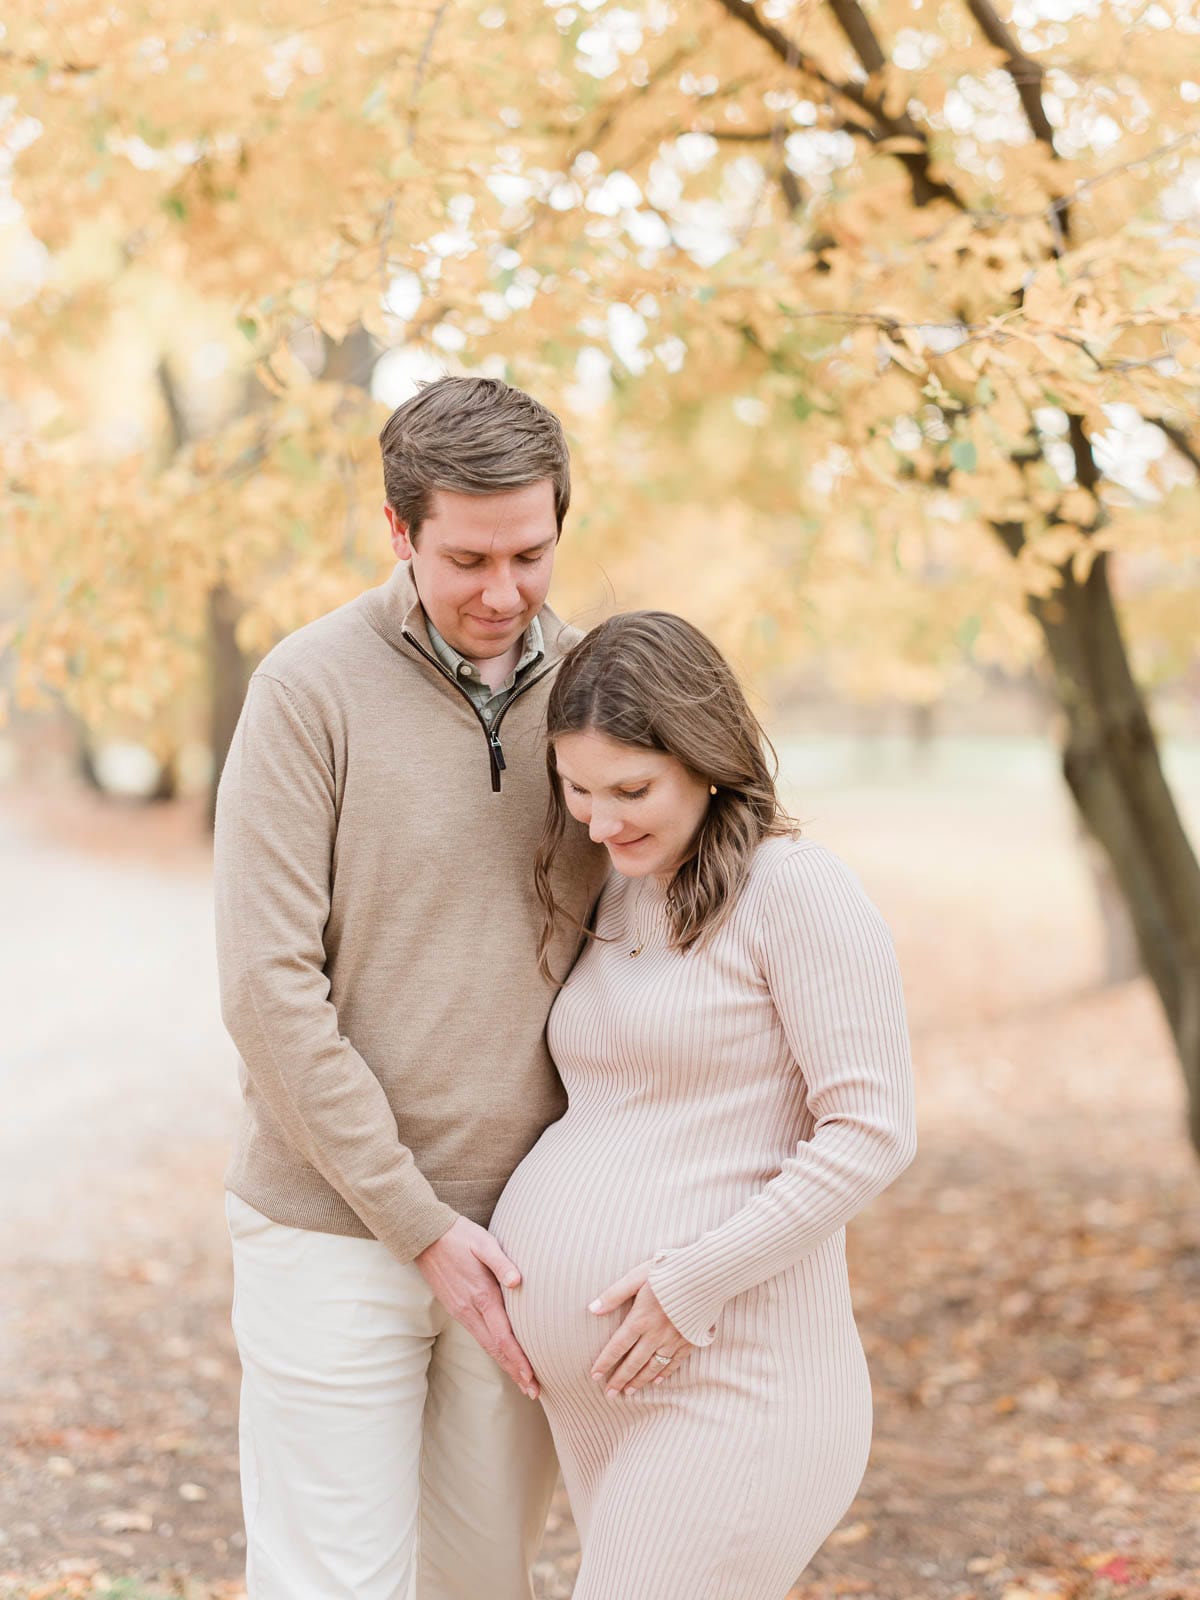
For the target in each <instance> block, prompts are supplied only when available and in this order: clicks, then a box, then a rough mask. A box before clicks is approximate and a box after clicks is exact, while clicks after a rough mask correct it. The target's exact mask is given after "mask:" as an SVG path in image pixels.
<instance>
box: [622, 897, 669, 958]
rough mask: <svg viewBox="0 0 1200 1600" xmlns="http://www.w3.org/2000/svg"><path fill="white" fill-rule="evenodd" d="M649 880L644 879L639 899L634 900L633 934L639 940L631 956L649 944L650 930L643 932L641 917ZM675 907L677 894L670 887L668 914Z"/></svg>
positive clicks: (639, 952) (636, 954)
mask: <svg viewBox="0 0 1200 1600" xmlns="http://www.w3.org/2000/svg"><path fill="white" fill-rule="evenodd" d="M647 881H648V880H647V879H643V880H642V883H641V886H640V887H639V889H638V893H637V899H636V900H635V901H634V906H633V936H634V938H635V939H636V940H637V943H636V944H635V945H634V947H633V949H632V950H631V951H630V952H629V954H630V955H631V956H640V955H641V953H642V951H643V950H644V949H645V948H646V944H647V942H648V940H649V938H650V932H646V933H643V932H642V919H641V910H642V898H643V896H644V895H645V893H646V883H647ZM674 908H675V896H674V895H673V894H672V893H671V891H670V890H669V889H668V890H667V914H668V915H670V913H671V912H672V911H673V910H674ZM650 931H653V930H650Z"/></svg>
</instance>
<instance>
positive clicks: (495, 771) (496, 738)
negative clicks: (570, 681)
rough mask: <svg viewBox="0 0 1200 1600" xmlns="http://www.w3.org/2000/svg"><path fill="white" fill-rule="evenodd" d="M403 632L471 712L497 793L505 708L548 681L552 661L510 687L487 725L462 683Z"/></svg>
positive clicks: (504, 766)
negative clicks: (538, 684)
mask: <svg viewBox="0 0 1200 1600" xmlns="http://www.w3.org/2000/svg"><path fill="white" fill-rule="evenodd" d="M403 631H404V637H405V639H406V640H407V641H408V643H409V644H410V645H412V647H413V649H414V650H415V651H416V652H417V654H418V655H419V656H424V657H425V660H426V661H428V662H429V664H430V665H431V666H433V667H436V668H437V670H438V671H439V672H440V673H441V675H442V677H443V678H445V679H446V681H447V683H452V684H453V685H454V687H455V689H457V690H458V692H459V694H460V695H462V697H463V699H464V700H465V701H466V702H467V704H468V705H469V706H470V708H471V710H472V711H473V712H474V713H475V720H476V721H477V722H478V723H479V726H480V727H481V728H482V729H483V732H484V737H485V738H486V739H487V747H488V765H489V766H490V768H491V774H492V793H493V794H499V793H500V774H501V773H502V772H504V771H505V770H506V769H507V766H508V763H507V762H506V761H505V759H504V746H503V745H502V744H501V743H500V724H501V723H502V722H503V721H504V719H505V717H506V716H507V715H508V708H509V706H511V705H512V703H513V701H514V700H519V699H520V697H521V696H522V695H523V694H524V693H525V691H526V689H532V688H533V686H534V684H535V683H540V682H541V681H542V679H543V678H548V677H549V676H550V674H551V673H552V672H553V671H554V664H553V662H552V663H551V664H550V665H549V666H548V667H547V668H546V670H545V671H544V672H539V673H537V674H536V676H534V677H532V678H526V679H525V682H524V683H522V684H519V685H518V686H517V687H516V688H514V689H513V692H512V693H511V694H510V695H509V697H508V699H507V700H506V701H505V702H504V704H503V705H502V706H501V707H500V712H499V715H498V716H497V717H496V720H495V721H494V722H492V723H490V724H489V722H488V720H487V718H486V717H485V716H484V714H483V712H482V711H480V709H479V707H478V706H477V705H476V704H475V702H474V700H472V699H471V696H470V695H469V694H468V693H467V691H466V690H465V689H464V688H463V686H462V684H461V683H459V681H458V679H457V678H456V677H455V676H454V674H453V673H452V672H451V671H450V669H449V668H448V667H445V666H443V665H442V663H441V662H440V661H439V660H438V658H437V657H436V656H435V655H433V654H432V653H431V652H430V651H428V650H426V648H425V646H424V645H423V644H422V643H421V641H420V640H419V639H418V638H416V637H415V635H413V634H411V633H409V631H408V629H407V628H405V629H404V630H403Z"/></svg>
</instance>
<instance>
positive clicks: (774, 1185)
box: [650, 843, 916, 1344]
mask: <svg viewBox="0 0 1200 1600" xmlns="http://www.w3.org/2000/svg"><path fill="white" fill-rule="evenodd" d="M760 960H761V963H762V970H763V973H764V976H765V978H766V981H767V985H768V988H769V989H770V992H771V997H772V999H773V1000H774V1002H775V1006H776V1009H777V1010H778V1012H779V1017H780V1021H781V1022H782V1025H783V1030H784V1034H785V1036H786V1038H787V1041H788V1045H789V1047H790V1049H791V1051H792V1054H793V1056H794V1057H795V1060H796V1065H797V1070H798V1071H799V1072H801V1073H802V1074H803V1076H804V1080H805V1083H806V1085H807V1089H808V1108H809V1111H810V1113H811V1115H812V1117H813V1119H814V1126H813V1129H812V1134H811V1137H810V1138H808V1139H806V1140H802V1141H801V1142H800V1143H799V1144H798V1145H797V1147H796V1151H795V1154H794V1155H790V1156H789V1157H788V1158H787V1159H786V1160H785V1161H784V1163H783V1166H782V1169H781V1170H780V1172H779V1173H778V1174H777V1176H776V1177H774V1178H772V1180H771V1181H770V1183H768V1184H767V1185H766V1186H765V1187H764V1188H763V1189H762V1190H761V1191H760V1192H759V1193H758V1194H757V1195H755V1197H754V1198H753V1199H752V1200H751V1201H750V1202H749V1203H748V1204H747V1205H745V1206H743V1207H742V1208H741V1210H739V1211H737V1212H735V1213H734V1214H733V1216H731V1217H730V1218H728V1219H727V1220H726V1221H725V1222H723V1223H722V1224H721V1225H720V1226H719V1227H716V1228H713V1229H712V1230H710V1231H709V1232H708V1233H705V1234H702V1235H701V1237H700V1238H699V1239H696V1240H695V1241H694V1242H693V1243H692V1244H690V1245H685V1246H682V1247H680V1248H679V1249H675V1250H669V1251H663V1252H660V1255H659V1256H658V1257H656V1258H655V1263H654V1265H653V1266H652V1268H651V1271H650V1286H651V1288H652V1289H653V1290H654V1293H655V1294H656V1295H657V1296H658V1299H659V1301H660V1302H661V1304H662V1306H663V1309H664V1310H665V1311H666V1313H667V1315H668V1316H669V1317H670V1319H671V1321H672V1322H673V1323H674V1324H675V1326H676V1327H677V1328H678V1329H679V1331H680V1333H682V1334H683V1336H684V1337H685V1338H686V1339H688V1340H690V1341H691V1342H692V1343H693V1344H708V1343H710V1342H711V1340H712V1337H713V1334H714V1332H715V1324H716V1321H717V1318H718V1316H719V1314H720V1311H721V1307H722V1306H723V1305H724V1303H725V1302H726V1301H727V1300H729V1299H731V1298H732V1297H733V1296H734V1295H736V1294H740V1293H742V1292H743V1291H744V1290H746V1289H749V1288H751V1287H752V1286H753V1285H755V1284H758V1283H762V1282H763V1281H764V1280H765V1279H767V1278H770V1277H773V1276H774V1275H775V1274H776V1273H779V1272H782V1271H784V1270H785V1268H787V1267H790V1266H792V1265H794V1264H795V1263H796V1262H797V1261H799V1260H801V1259H802V1258H803V1257H804V1256H806V1255H808V1254H809V1252H810V1251H812V1250H814V1249H816V1247H817V1246H818V1245H820V1244H821V1243H823V1242H824V1241H825V1240H826V1239H828V1238H829V1237H830V1236H831V1235H832V1234H834V1233H835V1232H837V1230H838V1229H840V1228H842V1227H843V1226H844V1225H845V1224H846V1222H847V1221H848V1220H849V1219H850V1218H851V1217H852V1216H854V1214H855V1212H857V1211H859V1210H860V1209H861V1208H862V1207H863V1206H864V1205H866V1203H867V1202H868V1201H869V1200H870V1199H872V1197H873V1196H875V1195H877V1194H878V1193H879V1192H880V1191H881V1190H882V1189H885V1188H886V1187H887V1185H888V1184H889V1183H891V1181H892V1180H893V1178H895V1177H897V1176H898V1174H899V1173H900V1172H902V1171H903V1170H904V1168H905V1167H906V1166H907V1165H908V1163H909V1162H910V1161H911V1160H912V1159H913V1156H914V1155H915V1154H916V1126H915V1123H916V1119H915V1114H914V1106H913V1085H912V1063H911V1058H910V1054H909V1043H908V1029H907V1026H906V1023H905V1015H904V996H903V992H902V989H901V983H900V973H899V968H898V966H897V963H896V956H895V951H894V949H893V946H892V939H891V935H890V933H889V931H888V928H887V925H886V923H885V922H884V920H883V918H882V917H881V916H880V914H879V912H878V911H877V910H876V908H875V906H874V905H873V904H872V903H871V901H870V900H869V899H868V898H867V896H866V894H865V892H864V891H863V889H862V886H861V885H860V884H859V882H858V879H857V878H856V877H855V876H854V874H853V873H852V872H851V871H850V870H849V868H848V867H846V866H845V865H844V864H843V863H842V862H841V861H840V860H839V859H838V858H837V857H836V856H835V855H833V854H832V853H831V852H830V851H828V850H826V849H825V848H824V847H823V846H820V845H815V844H808V843H805V844H803V845H801V846H800V847H798V848H797V849H796V850H794V851H793V852H792V853H791V854H789V855H788V856H786V857H785V858H784V860H783V862H782V863H781V864H780V866H779V868H778V869H777V870H776V873H775V876H774V878H773V879H772V881H771V883H770V884H769V885H768V887H767V890H766V894H765V897H764V909H763V915H762V923H761V928H760Z"/></svg>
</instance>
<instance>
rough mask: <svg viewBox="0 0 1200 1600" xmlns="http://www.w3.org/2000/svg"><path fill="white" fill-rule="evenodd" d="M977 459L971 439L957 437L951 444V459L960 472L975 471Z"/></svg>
mask: <svg viewBox="0 0 1200 1600" xmlns="http://www.w3.org/2000/svg"><path fill="white" fill-rule="evenodd" d="M977 459H978V458H977V456H976V453H975V446H974V445H973V444H972V442H971V441H970V439H955V441H954V443H953V444H952V445H951V446H950V460H951V461H952V462H953V463H954V465H955V466H956V467H957V468H958V470H959V471H960V472H974V471H975V464H976V461H977Z"/></svg>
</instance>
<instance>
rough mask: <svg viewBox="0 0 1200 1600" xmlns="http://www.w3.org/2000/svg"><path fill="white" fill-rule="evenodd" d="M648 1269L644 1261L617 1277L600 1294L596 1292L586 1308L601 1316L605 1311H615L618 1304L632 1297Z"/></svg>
mask: <svg viewBox="0 0 1200 1600" xmlns="http://www.w3.org/2000/svg"><path fill="white" fill-rule="evenodd" d="M648 1271H649V1267H648V1265H647V1264H646V1263H645V1262H643V1263H642V1265H641V1266H640V1267H634V1269H633V1271H632V1272H627V1273H626V1274H625V1276H624V1277H623V1278H618V1279H617V1281H616V1283H610V1284H609V1286H608V1288H607V1289H605V1290H604V1292H603V1293H602V1294H598V1295H597V1296H596V1298H595V1299H594V1300H593V1301H592V1303H591V1305H590V1306H588V1310H589V1311H593V1312H595V1314H596V1315H597V1316H598V1317H602V1316H604V1314H605V1313H606V1312H608V1311H615V1310H616V1309H617V1307H618V1306H623V1305H624V1304H625V1302H626V1300H632V1299H633V1297H634V1295H635V1294H636V1293H637V1292H638V1290H639V1289H640V1288H641V1287H642V1285H643V1284H644V1283H645V1281H646V1275H647V1272H648Z"/></svg>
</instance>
